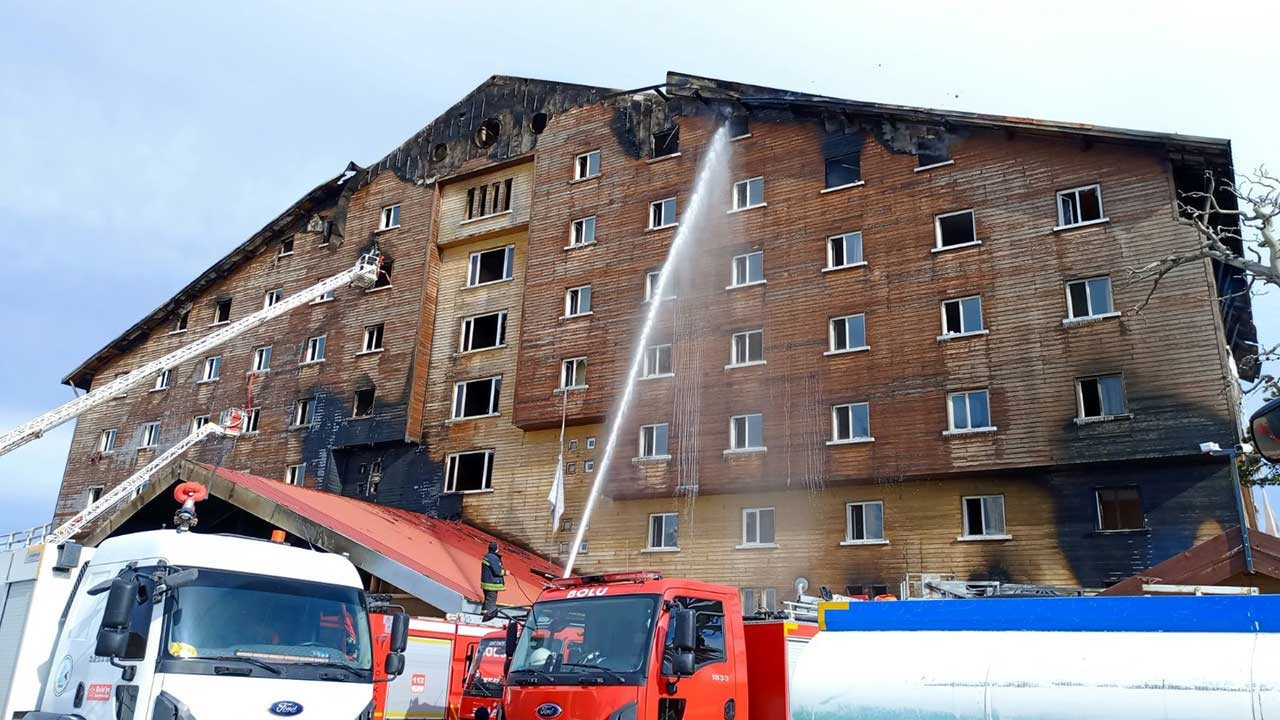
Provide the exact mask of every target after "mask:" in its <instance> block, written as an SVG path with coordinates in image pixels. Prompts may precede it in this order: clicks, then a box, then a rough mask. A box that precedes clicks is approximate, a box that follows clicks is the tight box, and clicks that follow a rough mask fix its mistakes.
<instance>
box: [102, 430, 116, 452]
mask: <svg viewBox="0 0 1280 720" xmlns="http://www.w3.org/2000/svg"><path fill="white" fill-rule="evenodd" d="M115 449H116V429H115V428H110V429H107V430H103V431H102V432H101V433H100V434H99V435H98V452H104V453H109V452H111V451H113V450H115Z"/></svg>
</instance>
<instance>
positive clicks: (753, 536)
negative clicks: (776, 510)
mask: <svg viewBox="0 0 1280 720" xmlns="http://www.w3.org/2000/svg"><path fill="white" fill-rule="evenodd" d="M776 541H777V539H776V538H775V537H774V533H773V508H771V507H770V508H744V509H743V511H742V544H743V545H744V546H747V547H750V546H753V545H773V544H774V543H775V542H776Z"/></svg>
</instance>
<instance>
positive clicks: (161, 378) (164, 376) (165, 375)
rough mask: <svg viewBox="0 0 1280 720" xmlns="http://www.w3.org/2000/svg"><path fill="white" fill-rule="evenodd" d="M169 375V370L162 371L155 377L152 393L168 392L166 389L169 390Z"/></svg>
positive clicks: (170, 372)
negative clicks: (156, 391) (157, 391)
mask: <svg viewBox="0 0 1280 720" xmlns="http://www.w3.org/2000/svg"><path fill="white" fill-rule="evenodd" d="M171 374H172V371H170V370H162V371H161V372H160V374H159V375H157V376H156V382H155V384H154V385H152V387H151V389H152V390H153V391H155V390H168V389H169V376H170V375H171Z"/></svg>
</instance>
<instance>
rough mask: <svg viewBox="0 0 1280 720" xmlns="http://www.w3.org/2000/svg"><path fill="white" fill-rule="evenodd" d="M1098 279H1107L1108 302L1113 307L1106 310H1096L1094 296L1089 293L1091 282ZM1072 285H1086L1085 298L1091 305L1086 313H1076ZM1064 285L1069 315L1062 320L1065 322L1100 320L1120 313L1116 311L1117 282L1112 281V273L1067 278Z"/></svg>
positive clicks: (1067, 323) (1069, 323) (1068, 323)
mask: <svg viewBox="0 0 1280 720" xmlns="http://www.w3.org/2000/svg"><path fill="white" fill-rule="evenodd" d="M1096 280H1106V281H1107V300H1108V302H1110V304H1111V308H1110V309H1108V310H1107V311H1106V312H1094V307H1093V296H1092V295H1090V293H1089V283H1091V282H1094V281H1096ZM1072 285H1083V286H1084V299H1085V303H1087V304H1088V306H1089V307H1088V308H1087V309H1088V312H1087V313H1086V314H1084V315H1076V314H1074V313H1075V301H1074V300H1072V299H1071V286H1072ZM1062 287H1063V290H1064V291H1065V293H1066V296H1067V317H1066V318H1065V319H1063V321H1062V322H1063V324H1066V325H1071V324H1075V323H1084V322H1088V321H1090V320H1098V319H1101V318H1109V317H1115V316H1117V315H1119V314H1120V313H1118V312H1116V298H1115V284H1114V283H1112V282H1111V276H1110V275H1094V276H1091V277H1083V278H1077V279H1075V280H1067V281H1066V282H1064V283H1063V284H1062Z"/></svg>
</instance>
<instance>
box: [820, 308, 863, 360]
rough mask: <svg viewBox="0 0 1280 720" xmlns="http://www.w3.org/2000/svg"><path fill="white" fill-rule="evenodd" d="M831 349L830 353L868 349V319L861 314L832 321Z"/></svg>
mask: <svg viewBox="0 0 1280 720" xmlns="http://www.w3.org/2000/svg"><path fill="white" fill-rule="evenodd" d="M829 334H830V336H831V337H830V341H831V349H830V350H828V351H827V352H829V353H840V352H849V351H852V350H865V349H866V348H867V318H866V315H863V314H861V313H859V314H857V315H846V316H844V317H838V318H832V319H831V330H830V333H829Z"/></svg>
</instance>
